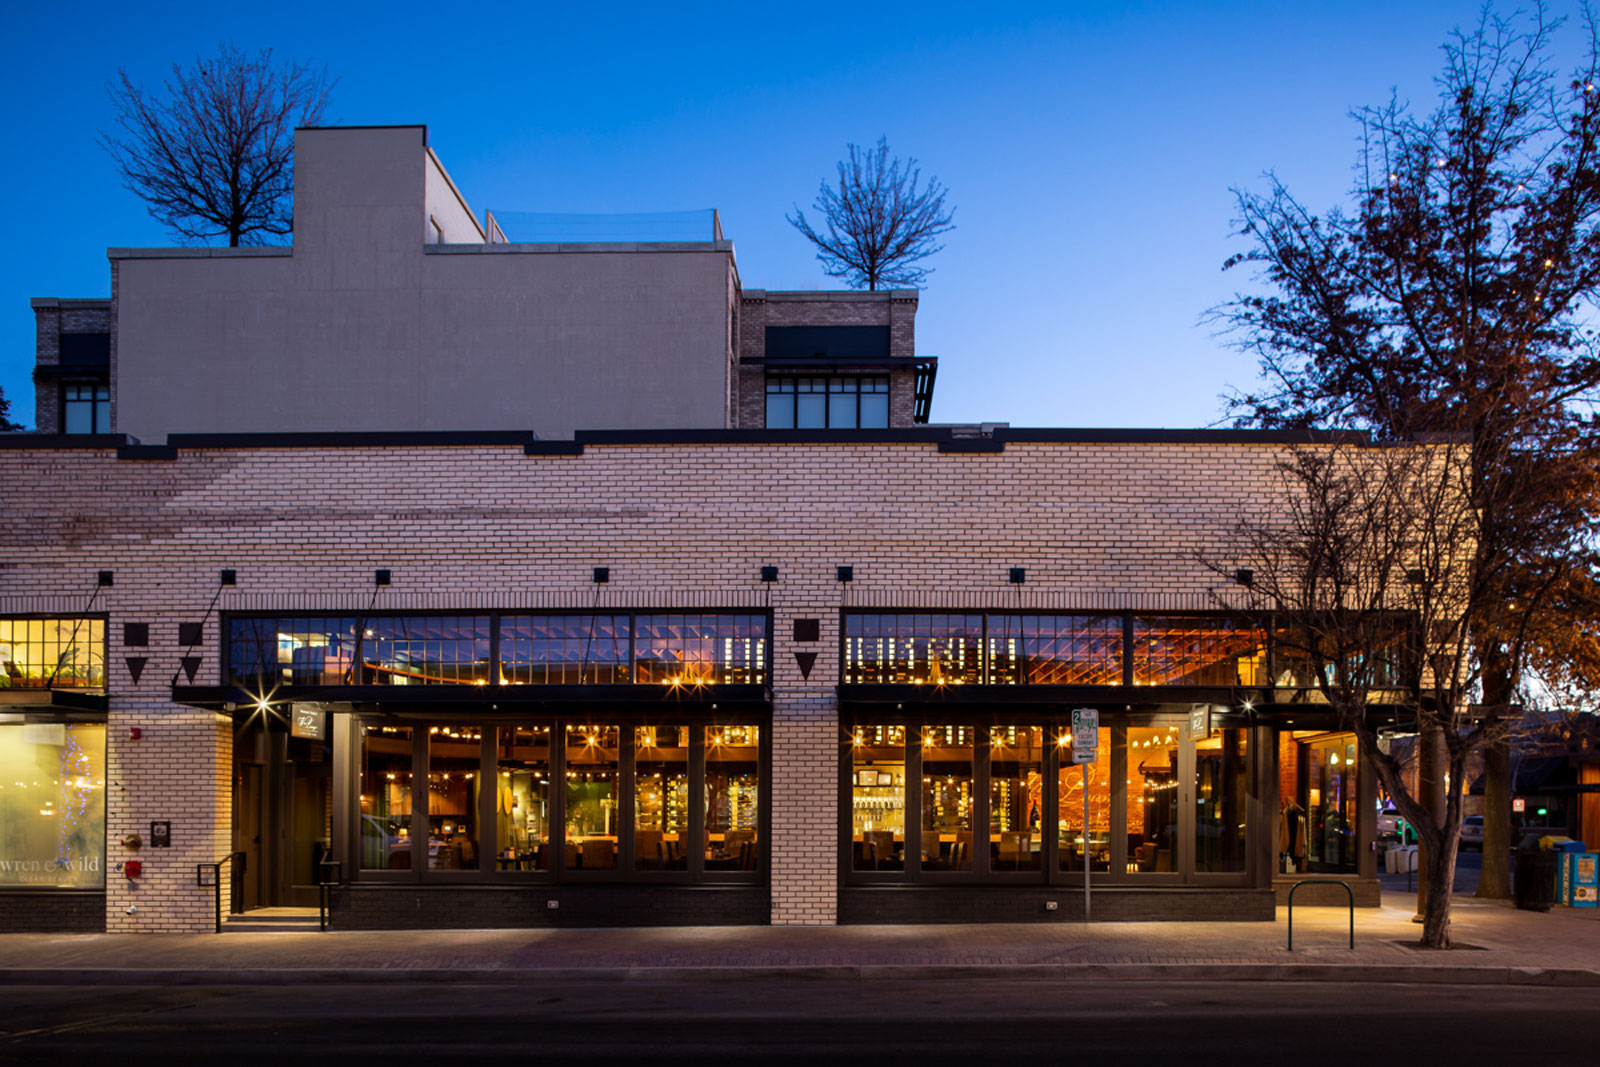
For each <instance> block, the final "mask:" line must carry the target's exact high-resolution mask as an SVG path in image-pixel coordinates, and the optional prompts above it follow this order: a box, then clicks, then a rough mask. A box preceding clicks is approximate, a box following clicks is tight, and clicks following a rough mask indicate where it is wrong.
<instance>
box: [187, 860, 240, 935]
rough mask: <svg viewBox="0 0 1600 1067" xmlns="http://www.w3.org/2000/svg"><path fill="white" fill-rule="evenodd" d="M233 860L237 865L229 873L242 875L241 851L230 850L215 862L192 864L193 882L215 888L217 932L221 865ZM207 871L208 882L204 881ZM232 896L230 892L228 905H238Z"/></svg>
mask: <svg viewBox="0 0 1600 1067" xmlns="http://www.w3.org/2000/svg"><path fill="white" fill-rule="evenodd" d="M235 860H237V861H238V866H236V867H234V868H233V869H232V871H231V873H232V874H233V875H235V876H238V875H242V874H243V873H244V866H245V855H244V853H243V852H230V853H228V854H227V855H226V856H224V857H222V858H221V859H220V860H218V861H217V862H215V863H197V864H195V865H194V881H195V884H196V885H198V886H208V885H209V886H211V887H212V888H213V889H214V890H215V900H216V904H215V907H216V927H217V933H219V934H220V933H222V868H223V865H225V864H228V863H233V862H234V861H235ZM207 871H210V872H211V881H209V882H208V881H206V872H207ZM232 897H233V894H231V893H230V894H229V905H230V907H236V906H237V905H238V901H237V900H234V899H232Z"/></svg>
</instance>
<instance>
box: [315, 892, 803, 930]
mask: <svg viewBox="0 0 1600 1067" xmlns="http://www.w3.org/2000/svg"><path fill="white" fill-rule="evenodd" d="M551 901H555V902H556V904H557V905H558V906H557V907H554V908H552V907H551V906H550V902H551ZM329 915H330V920H331V923H330V924H331V925H332V927H333V928H334V929H336V930H485V929H507V928H522V927H527V928H551V927H584V926H591V927H592V926H765V925H767V924H768V923H769V922H770V921H771V918H772V904H771V897H770V895H769V893H768V891H767V888H766V887H765V886H749V885H741V886H607V885H563V886H554V885H552V886H380V885H373V886H344V887H341V888H338V889H335V890H334V891H333V892H332V894H331V900H330V907H329Z"/></svg>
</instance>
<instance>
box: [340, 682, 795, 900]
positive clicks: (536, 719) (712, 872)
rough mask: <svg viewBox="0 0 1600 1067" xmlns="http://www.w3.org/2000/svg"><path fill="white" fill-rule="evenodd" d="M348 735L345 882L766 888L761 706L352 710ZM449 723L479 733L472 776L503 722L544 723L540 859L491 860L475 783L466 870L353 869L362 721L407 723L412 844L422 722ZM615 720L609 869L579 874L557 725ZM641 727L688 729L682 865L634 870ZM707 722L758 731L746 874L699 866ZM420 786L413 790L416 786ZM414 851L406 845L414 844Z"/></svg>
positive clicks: (489, 817) (417, 817)
mask: <svg viewBox="0 0 1600 1067" xmlns="http://www.w3.org/2000/svg"><path fill="white" fill-rule="evenodd" d="M354 720H355V721H354V723H353V728H352V732H351V737H352V738H353V739H354V743H353V744H351V745H350V746H349V749H350V750H349V752H348V753H347V754H346V757H345V758H346V759H347V760H348V764H347V766H348V768H349V775H350V777H349V781H350V782H351V789H352V791H353V793H354V794H355V795H353V796H352V797H351V798H350V799H351V803H350V806H349V810H350V813H351V814H350V817H349V819H348V820H347V825H346V826H345V833H346V837H347V840H348V842H349V845H348V846H347V847H346V848H345V849H344V851H345V852H346V853H347V854H348V855H350V857H351V858H352V859H353V860H354V861H355V863H354V864H353V865H351V866H350V868H349V869H350V872H351V876H350V880H351V881H354V882H361V883H368V884H391V885H392V884H402V885H419V884H420V885H449V884H456V885H461V884H466V885H475V886H484V885H501V886H514V885H590V884H594V885H619V884H625V885H732V886H739V885H744V886H765V885H768V884H769V883H770V880H771V869H772V715H771V710H770V707H769V708H768V709H767V710H766V711H763V712H759V713H758V712H754V711H735V712H726V711H724V712H718V711H714V710H706V711H684V710H678V711H669V712H663V711H662V709H661V708H660V707H651V708H648V709H640V708H631V709H618V708H612V709H609V710H607V709H603V708H597V709H596V710H595V711H593V712H586V713H582V714H577V713H564V714H555V715H533V716H528V715H510V716H508V715H498V716H495V715H450V714H447V713H445V712H443V711H440V712H438V713H436V714H427V713H419V714H417V715H407V716H404V717H401V716H398V715H394V714H391V713H382V712H378V713H357V714H355V715H354ZM446 724H448V725H450V726H452V727H462V726H466V727H472V728H478V729H481V731H482V733H481V736H480V737H479V741H478V745H479V762H478V770H477V772H476V773H477V774H479V775H480V776H482V777H483V779H484V780H492V779H495V778H497V777H498V775H499V754H498V751H497V736H498V733H497V732H498V729H499V728H500V727H503V726H536V727H548V728H549V730H550V733H549V737H550V747H549V759H548V771H547V778H548V781H549V782H550V784H551V788H550V794H549V805H550V809H549V825H550V828H551V834H550V841H549V842H548V846H547V847H548V848H549V861H548V862H547V863H546V864H544V869H542V870H537V871H528V870H516V869H508V870H501V869H500V868H499V866H498V860H499V857H498V856H497V855H496V853H495V850H494V849H493V848H492V847H485V845H484V838H485V836H486V835H487V834H488V833H489V832H490V831H491V828H492V827H493V826H494V825H495V819H496V818H497V815H496V812H495V800H496V791H495V790H490V789H480V790H479V796H478V809H477V812H476V815H477V820H478V821H477V825H478V828H479V829H478V850H477V852H478V866H477V867H476V868H475V869H460V868H453V869H447V870H429V869H428V867H427V865H426V861H425V860H424V861H423V863H422V864H420V865H419V864H418V863H416V862H415V861H416V857H415V856H413V864H412V866H411V867H410V868H407V869H403V870H376V869H373V870H363V869H362V868H361V867H360V865H359V853H358V851H357V849H358V848H359V840H360V837H359V835H360V832H361V819H362V815H361V805H360V797H359V794H360V788H361V787H360V781H361V771H362V767H361V759H362V745H361V741H360V738H361V731H362V729H363V728H364V727H368V726H410V727H411V728H412V754H411V760H412V764H411V768H412V769H411V775H412V790H411V826H412V828H413V829H412V837H413V840H416V838H417V836H418V831H419V829H420V828H426V827H428V825H429V822H428V800H427V788H426V784H427V781H428V772H429V770H430V761H429V747H430V744H431V742H430V740H429V738H430V737H431V736H434V735H432V734H430V732H429V727H432V726H441V725H446ZM582 726H616V727H617V728H618V742H619V744H618V754H617V778H618V783H617V810H618V811H619V812H621V813H625V815H626V817H625V818H620V819H619V821H618V824H617V828H618V833H617V866H616V869H615V870H604V871H585V870H581V869H569V868H568V867H567V864H566V806H567V796H566V792H567V791H566V787H565V784H564V783H565V782H566V771H567V760H566V746H565V738H566V730H567V728H568V727H582ZM641 726H687V727H688V728H689V797H690V804H689V826H688V838H689V841H690V843H691V844H690V847H689V849H688V850H687V859H688V865H687V869H686V870H682V871H676V870H659V869H640V868H639V867H638V866H637V857H636V855H635V850H634V834H635V829H636V828H635V826H634V817H633V812H634V809H635V794H636V790H637V781H636V769H637V765H638V746H637V734H636V729H637V728H638V727H641ZM715 726H753V727H756V728H757V729H758V731H759V736H758V741H757V765H758V768H759V773H760V776H761V779H760V782H759V783H758V786H757V803H758V805H759V811H758V812H757V815H756V820H757V830H756V833H757V848H756V853H755V862H756V869H755V870H721V869H707V868H706V860H705V852H704V850H703V849H702V848H701V847H700V843H701V842H702V841H704V840H705V838H706V829H705V818H706V812H705V810H704V804H703V798H704V796H705V782H706V758H705V757H706V750H707V744H706V731H707V729H708V728H710V727H715ZM419 786H420V787H419ZM413 847H415V846H413Z"/></svg>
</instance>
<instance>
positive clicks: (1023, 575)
mask: <svg viewBox="0 0 1600 1067" xmlns="http://www.w3.org/2000/svg"><path fill="white" fill-rule="evenodd" d="M1027 580H1028V569H1027V568H1026V567H1012V568H1011V584H1012V585H1021V584H1022V583H1023V582H1026V581H1027Z"/></svg>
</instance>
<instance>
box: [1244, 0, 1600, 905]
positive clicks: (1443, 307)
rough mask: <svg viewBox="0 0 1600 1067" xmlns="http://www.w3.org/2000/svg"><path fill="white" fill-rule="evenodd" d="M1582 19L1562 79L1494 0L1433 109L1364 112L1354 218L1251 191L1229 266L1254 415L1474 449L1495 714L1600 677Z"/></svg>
mask: <svg viewBox="0 0 1600 1067" xmlns="http://www.w3.org/2000/svg"><path fill="white" fill-rule="evenodd" d="M1581 23H1582V27H1581V35H1580V39H1579V41H1578V42H1576V43H1577V45H1578V48H1576V49H1574V51H1575V53H1576V55H1575V65H1574V66H1573V67H1572V68H1571V69H1570V71H1566V72H1562V71H1558V70H1557V69H1556V68H1555V66H1554V63H1553V61H1552V59H1551V56H1550V53H1551V51H1552V49H1553V42H1554V40H1555V38H1556V35H1557V33H1558V31H1559V30H1560V27H1561V20H1560V19H1555V18H1552V17H1550V16H1549V13H1548V12H1547V11H1546V9H1545V7H1544V5H1543V4H1540V3H1537V2H1535V3H1534V4H1533V5H1531V6H1530V7H1529V8H1525V9H1521V10H1518V11H1516V12H1514V13H1512V14H1511V15H1509V16H1505V17H1502V16H1499V15H1497V14H1496V13H1495V11H1494V10H1493V8H1492V7H1488V6H1486V7H1485V8H1484V10H1483V14H1482V16H1481V18H1480V20H1479V21H1478V23H1477V25H1476V26H1473V27H1469V28H1468V29H1466V30H1458V31H1457V32H1456V33H1454V34H1453V35H1452V36H1451V37H1450V38H1449V39H1448V40H1447V42H1446V44H1445V47H1444V49H1443V52H1444V67H1443V69H1442V71H1441V72H1440V74H1439V77H1438V78H1437V84H1438V87H1439V99H1438V102H1437V106H1436V107H1435V108H1434V109H1433V110H1432V111H1431V112H1430V113H1426V114H1423V113H1414V112H1412V111H1411V110H1410V109H1409V108H1407V107H1406V106H1405V105H1403V104H1401V103H1400V102H1398V101H1391V102H1390V103H1388V104H1387V105H1384V106H1381V107H1369V108H1362V109H1360V110H1358V111H1357V112H1356V115H1355V117H1356V119H1357V121H1358V122H1359V124H1360V139H1359V143H1360V152H1361V155H1360V159H1359V163H1358V167H1357V186H1356V188H1355V189H1354V191H1353V195H1352V200H1353V205H1352V206H1351V207H1350V208H1349V209H1347V210H1338V209H1335V210H1333V211H1329V212H1326V213H1323V214H1321V215H1317V214H1314V213H1313V212H1312V211H1311V210H1310V209H1308V208H1307V207H1306V206H1305V205H1303V204H1302V203H1301V202H1299V201H1298V200H1296V199H1295V198H1294V197H1293V196H1292V195H1291V194H1290V193H1289V191H1288V190H1287V189H1286V188H1284V187H1283V186H1282V185H1281V184H1279V183H1278V182H1276V181H1275V180H1274V181H1272V182H1271V185H1270V187H1269V190H1268V192H1267V193H1266V194H1265V195H1258V194H1252V193H1241V194H1240V195H1239V210H1240V226H1241V231H1242V233H1243V235H1244V236H1246V238H1247V239H1248V240H1249V241H1250V243H1251V245H1252V247H1251V249H1250V250H1249V251H1247V252H1245V253H1243V254H1242V255H1240V256H1237V257H1235V258H1234V260H1233V261H1232V263H1235V264H1242V265H1248V266H1250V267H1252V268H1254V269H1255V271H1256V275H1257V280H1258V281H1259V282H1260V283H1263V284H1262V286H1261V288H1260V289H1259V290H1257V291H1255V292H1247V293H1241V294H1240V295H1239V296H1238V297H1237V298H1235V299H1234V300H1233V301H1230V302H1229V303H1227V304H1225V305H1223V306H1222V307H1221V308H1219V309H1217V311H1216V318H1217V320H1218V321H1220V322H1221V323H1222V324H1223V325H1225V326H1226V327H1228V328H1229V329H1230V330H1231V331H1232V333H1233V337H1234V339H1235V341H1236V342H1237V343H1238V344H1239V345H1240V347H1242V348H1243V349H1245V350H1247V351H1251V352H1254V353H1255V354H1257V355H1258V356H1259V357H1260V359H1261V367H1262V379H1263V381H1262V383H1261V384H1260V385H1259V386H1257V387H1255V388H1252V389H1251V390H1249V391H1248V392H1245V393H1243V394H1242V395H1238V396H1236V397H1234V398H1233V409H1234V412H1235V414H1236V415H1237V416H1239V420H1240V421H1241V422H1242V423H1243V424H1246V425H1255V426H1266V427H1272V426H1298V427H1312V426H1339V427H1357V428H1361V429H1366V430H1369V431H1370V432H1372V433H1373V434H1374V435H1375V436H1377V437H1378V438H1380V439H1384V440H1404V439H1406V438H1408V437H1410V436H1412V435H1414V434H1418V433H1451V434H1463V435H1465V436H1466V437H1467V439H1468V440H1470V441H1471V442H1472V453H1471V456H1472V458H1471V463H1472V468H1473V472H1474V486H1473V493H1472V497H1473V499H1474V500H1475V501H1476V502H1477V505H1478V506H1479V508H1480V509H1481V516H1482V522H1481V523H1480V527H1479V530H1478V535H1479V536H1478V539H1477V545H1478V552H1479V555H1480V566H1481V569H1482V570H1483V573H1484V574H1486V575H1492V576H1494V577H1495V579H1496V580H1497V581H1499V582H1500V590H1499V597H1500V600H1501V602H1502V603H1503V604H1504V605H1506V608H1507V610H1505V611H1504V612H1502V613H1500V614H1499V615H1498V616H1497V617H1496V618H1495V619H1494V620H1491V619H1489V618H1487V617H1479V618H1477V619H1475V620H1474V625H1475V626H1478V627H1479V629H1478V630H1477V631H1476V632H1475V633H1474V634H1473V638H1474V642H1475V647H1476V654H1477V657H1478V660H1479V664H1480V667H1481V671H1482V678H1481V680H1482V688H1483V693H1482V695H1481V701H1482V702H1483V703H1485V704H1491V705H1504V704H1510V703H1514V702H1516V701H1517V700H1518V694H1519V693H1521V692H1523V691H1524V690H1525V687H1526V683H1527V681H1528V678H1529V676H1530V674H1537V675H1538V676H1540V677H1542V678H1544V679H1548V680H1554V681H1559V682H1570V683H1572V684H1573V685H1575V686H1576V687H1579V688H1594V687H1596V686H1600V420H1597V419H1596V418H1595V417H1594V412H1595V411H1596V407H1597V404H1600V345H1597V335H1596V334H1595V332H1594V330H1593V324H1594V322H1595V316H1596V313H1597V311H1600V180H1597V179H1596V175H1597V173H1600V26H1597V25H1596V23H1595V20H1594V18H1593V16H1592V13H1591V12H1590V11H1589V10H1588V9H1587V8H1585V9H1583V10H1582V15H1581ZM1491 622H1492V623H1493V624H1492V625H1491ZM1513 652H1514V654H1513ZM1509 753H1510V750H1509V748H1508V746H1507V744H1506V743H1505V741H1504V739H1501V740H1498V741H1494V742H1492V743H1491V744H1490V747H1489V749H1488V751H1487V752H1486V753H1485V765H1486V770H1485V775H1484V780H1485V790H1484V813H1485V828H1484V863H1483V876H1482V878H1481V879H1480V882H1479V887H1478V894H1479V895H1480V896H1493V897H1505V896H1509V895H1510V869H1509V856H1510V844H1511V842H1510V841H1509V837H1510V826H1511V774H1510V754H1509Z"/></svg>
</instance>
